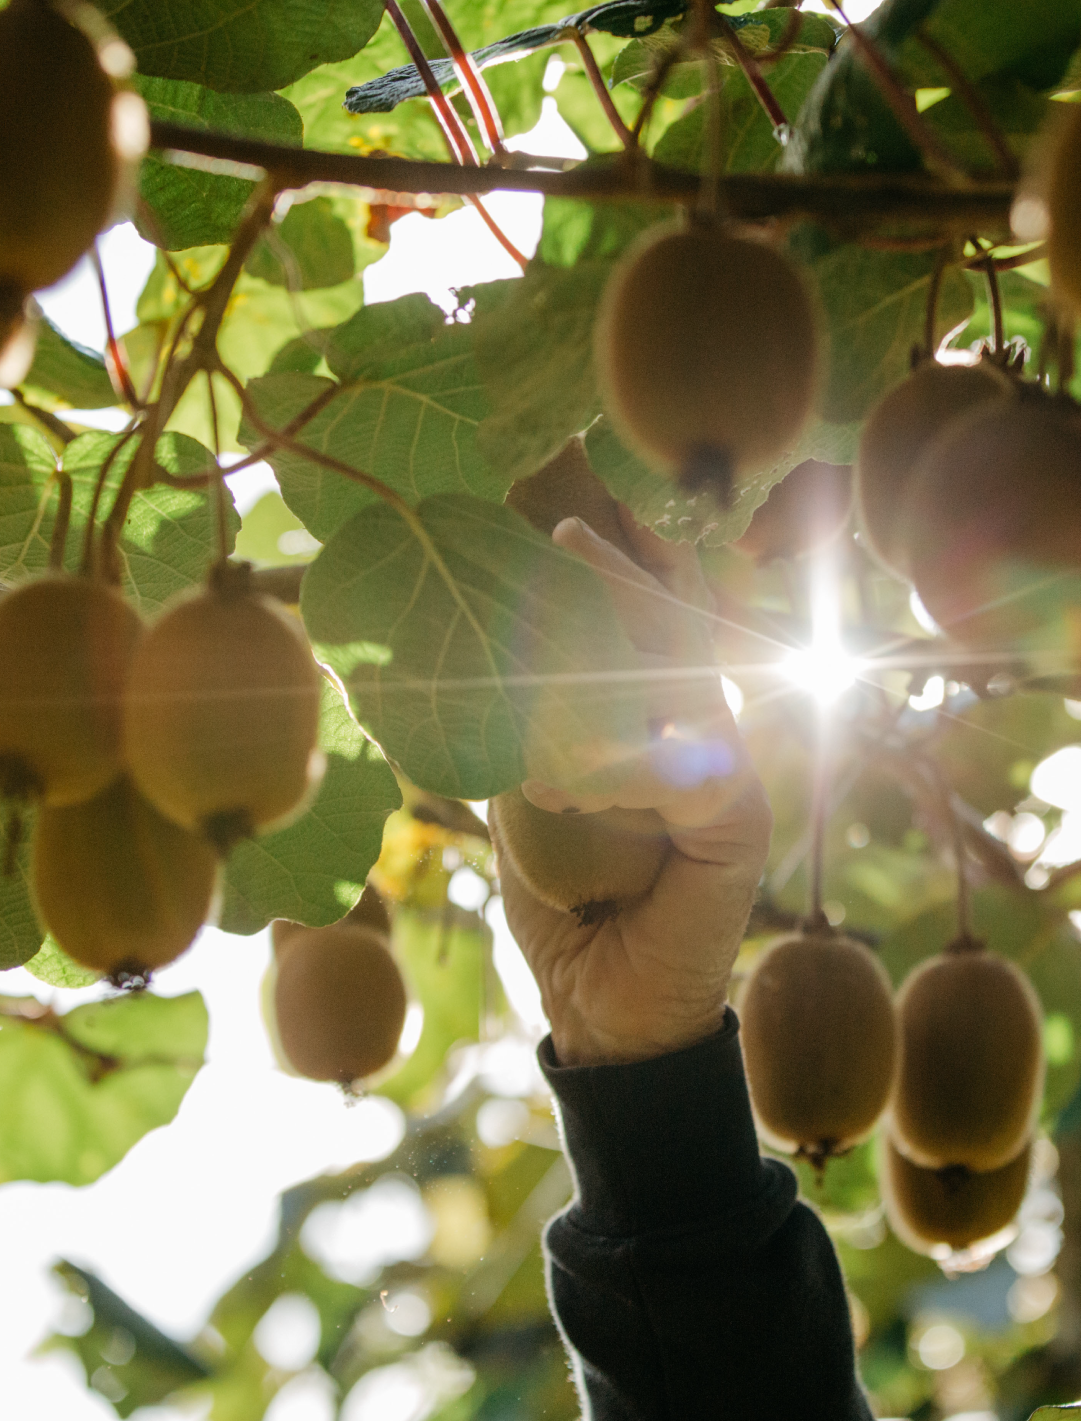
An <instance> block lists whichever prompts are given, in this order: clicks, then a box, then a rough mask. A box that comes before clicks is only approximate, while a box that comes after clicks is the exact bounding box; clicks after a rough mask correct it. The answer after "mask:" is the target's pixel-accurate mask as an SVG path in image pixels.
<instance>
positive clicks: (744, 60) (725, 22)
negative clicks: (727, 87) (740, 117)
mask: <svg viewBox="0 0 1081 1421" xmlns="http://www.w3.org/2000/svg"><path fill="white" fill-rule="evenodd" d="M717 21H718V23H719V24H720V27H721V30H722V31H723V33H724V36H725V38H726V39H727V40H728V43H729V44H730V45H731V46H732V51H733V53H734V54H735V56H736V59H737V60H738V61H739V67H740V68H741V69H742V70H743V72H744V74H745V75H746V76H747V83H748V84H750V86H751V88H752V89H753V90H754V92H755V97H756V98H757V99H758V102H759V103H760V104H761V105H762V107H763V109H764V110H765V113H766V117H767V118H768V119H769V121H770V123H772V124H773V127H774V128H787V127H788V119H787V118H785V116H784V110H783V109H782V108H781V106H780V104H779V103H778V102H777V100H776V98H775V97H774V94H773V90H772V89H771V88H770V86H769V85H768V84H767V83H766V80H765V77H764V76H763V74H762V71H761V69H759V67H758V62H757V60H756V59H755V57H754V55H753V54H751V53H750V52H749V51H748V50H747V49H746V48H745V47H744V44H743V41H742V40H741V39H740V37H739V35H738V34H737V33H736V30H735V27H734V26H733V25H732V22H731V21H730V20H729V19H728V18H727V17H726V16H725V15H721V14H718V15H717Z"/></svg>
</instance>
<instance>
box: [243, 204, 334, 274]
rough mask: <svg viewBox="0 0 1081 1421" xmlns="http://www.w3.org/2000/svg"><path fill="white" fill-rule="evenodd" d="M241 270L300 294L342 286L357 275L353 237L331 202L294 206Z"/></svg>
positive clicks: (263, 240)
mask: <svg viewBox="0 0 1081 1421" xmlns="http://www.w3.org/2000/svg"><path fill="white" fill-rule="evenodd" d="M245 265H246V269H247V270H248V271H249V272H250V273H251V275H252V276H258V277H261V278H262V279H263V280H264V281H269V282H270V283H271V285H272V286H295V287H296V288H297V289H299V290H301V291H319V290H322V289H324V288H325V287H327V286H340V285H341V283H342V282H343V281H348V280H349V278H350V277H351V276H354V275H355V274H356V269H357V267H356V257H355V254H354V251H353V237H352V234H351V232H350V231H349V228H348V226H347V225H346V223H345V222H344V221H343V220H342V218H341V217H339V216H338V215H337V213H336V212H335V210H334V203H333V202H332V201H331V199H330V198H329V197H314V198H312V199H311V200H310V201H309V202H295V203H294V204H293V205H292V207H290V209H289V211H288V213H287V214H286V216H285V220H284V221H283V222H282V223H281V224H280V225H279V226H278V227H276V228H275V229H274V232H273V234H272V235H268V236H266V237H264V238H263V239H262V241H261V242H260V243H259V244H258V246H257V247H256V248H255V250H254V251H253V252H252V254H251V256H250V257H249V258H248V260H247V262H246V264H245Z"/></svg>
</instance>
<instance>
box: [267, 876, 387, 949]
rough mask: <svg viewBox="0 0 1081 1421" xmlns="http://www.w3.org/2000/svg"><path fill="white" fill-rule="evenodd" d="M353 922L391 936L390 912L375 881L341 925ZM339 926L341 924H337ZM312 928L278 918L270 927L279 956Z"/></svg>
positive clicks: (352, 923)
mask: <svg viewBox="0 0 1081 1421" xmlns="http://www.w3.org/2000/svg"><path fill="white" fill-rule="evenodd" d="M346 923H348V924H351V925H353V926H355V927H361V928H368V929H370V930H371V931H372V932H374V933H379V934H380V935H381V936H383V937H385V938H388V939H389V937H390V927H391V924H390V914H389V913H388V912H387V905H386V903H385V902H384V901H383V895H382V894H381V893H380V892H379V890H378V888H376V886H375V884H374V883H367V884H365V886H364V892H363V893H362V894H361V895H360V897H359V898H358V899H357V901H356V902H355V903H354V905H353V906H352V908H350V910H349V912H348V913H346V915H345V917H344V918H342V919H341V925H344V924H346ZM335 926H339V924H335ZM310 931H311V929H310V928H307V927H305V926H304V924H303V923H294V922H290V920H289V919H288V918H276V919H275V920H274V922H273V923H272V924H271V927H270V940H271V943H272V945H273V948H274V954H275V956H277V954H278V953H279V952H281V951H282V950H283V949H284V948H285V947H286V946H287V945H288V943H290V942H291V941H292V940H293V939H294V938H295V937H296V935H297V934H298V933H306V932H310Z"/></svg>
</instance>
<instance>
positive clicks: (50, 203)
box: [0, 0, 121, 295]
mask: <svg viewBox="0 0 1081 1421" xmlns="http://www.w3.org/2000/svg"><path fill="white" fill-rule="evenodd" d="M114 98H115V90H114V85H113V82H112V80H111V79H110V78H109V76H108V75H107V74H106V73H105V71H104V70H103V69H102V67H101V64H100V63H99V62H98V55H97V51H96V50H95V47H94V45H93V44H92V43H91V41H90V40H89V39H88V38H87V37H86V35H85V34H83V32H82V31H81V30H80V29H77V28H76V27H75V26H74V25H72V24H69V23H68V21H67V20H66V19H65V18H64V17H63V16H62V15H61V14H59V13H58V12H57V10H56V9H54V8H53V6H52V5H49V4H47V3H45V0H12V3H11V4H9V5H8V7H7V9H5V10H3V11H0V192H2V193H3V201H2V202H0V286H3V285H9V286H11V287H14V288H15V289H17V290H18V291H19V292H20V293H22V294H24V295H25V294H26V293H27V292H30V291H36V290H38V289H39V288H40V287H43V286H51V285H52V284H53V282H55V281H59V280H60V278H61V277H62V276H63V275H65V273H66V272H68V271H70V269H71V268H72V267H73V266H74V265H75V263H76V262H77V261H78V260H79V258H80V257H81V256H82V254H83V253H84V252H85V251H86V249H87V248H88V247H89V246H90V243H91V242H92V241H93V240H94V238H95V236H96V235H97V233H98V232H100V231H101V229H102V227H104V226H105V223H106V220H107V218H108V217H109V214H110V210H111V208H112V205H113V199H114V195H115V192H116V187H117V182H118V180H119V176H120V170H121V163H120V159H119V157H118V155H117V151H116V148H115V146H114V139H113V100H114Z"/></svg>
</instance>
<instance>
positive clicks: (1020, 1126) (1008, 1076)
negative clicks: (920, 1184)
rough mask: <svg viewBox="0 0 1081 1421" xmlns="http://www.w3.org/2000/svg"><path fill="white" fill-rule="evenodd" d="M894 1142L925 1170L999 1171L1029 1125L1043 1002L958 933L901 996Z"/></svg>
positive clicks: (1002, 963)
mask: <svg viewBox="0 0 1081 1421" xmlns="http://www.w3.org/2000/svg"><path fill="white" fill-rule="evenodd" d="M897 1014H898V1020H899V1022H900V1042H901V1051H900V1065H899V1069H898V1074H897V1086H896V1089H895V1091H894V1097H893V1105H892V1127H891V1128H892V1132H893V1136H894V1140H895V1142H896V1144H897V1147H898V1148H899V1149H900V1150H901V1151H903V1153H904V1154H906V1155H907V1156H908V1158H909V1159H910V1160H912V1161H913V1163H914V1164H918V1165H922V1166H923V1167H924V1168H927V1169H944V1168H946V1167H947V1166H949V1165H964V1166H965V1167H966V1168H968V1169H974V1170H981V1171H984V1170H993V1169H1000V1168H1001V1167H1002V1166H1003V1165H1004V1164H1008V1163H1009V1161H1010V1160H1012V1159H1014V1158H1015V1157H1016V1155H1017V1152H1018V1150H1020V1149H1021V1147H1022V1145H1023V1144H1024V1142H1025V1140H1026V1139H1027V1138H1028V1135H1029V1132H1030V1130H1031V1129H1032V1123H1033V1119H1034V1117H1035V1113H1036V1110H1037V1108H1038V1107H1039V1103H1040V1093H1041V1089H1042V1086H1043V1042H1042V1030H1041V1028H1042V1016H1041V1011H1040V1003H1039V1000H1038V999H1037V997H1036V993H1035V992H1034V991H1033V990H1032V987H1031V985H1030V984H1029V981H1028V978H1027V977H1026V976H1025V975H1024V973H1023V972H1020V971H1019V970H1018V969H1017V968H1016V967H1015V966H1014V965H1013V963H1012V962H1007V961H1006V959H1005V958H1003V957H999V956H997V955H996V954H995V953H992V952H987V951H986V950H985V949H984V948H983V947H982V945H981V944H979V943H976V942H974V941H973V940H971V939H968V938H963V939H958V941H957V942H956V943H954V944H953V945H952V947H951V948H950V949H949V950H947V951H946V952H945V953H943V954H941V955H940V956H938V957H932V958H930V959H929V960H928V961H926V962H923V963H921V964H920V965H919V966H918V967H917V968H916V969H915V971H914V972H912V973H911V974H910V975H909V977H908V978H907V980H906V981H905V983H904V984H903V986H902V987H901V991H900V993H899V995H898V999H897Z"/></svg>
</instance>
